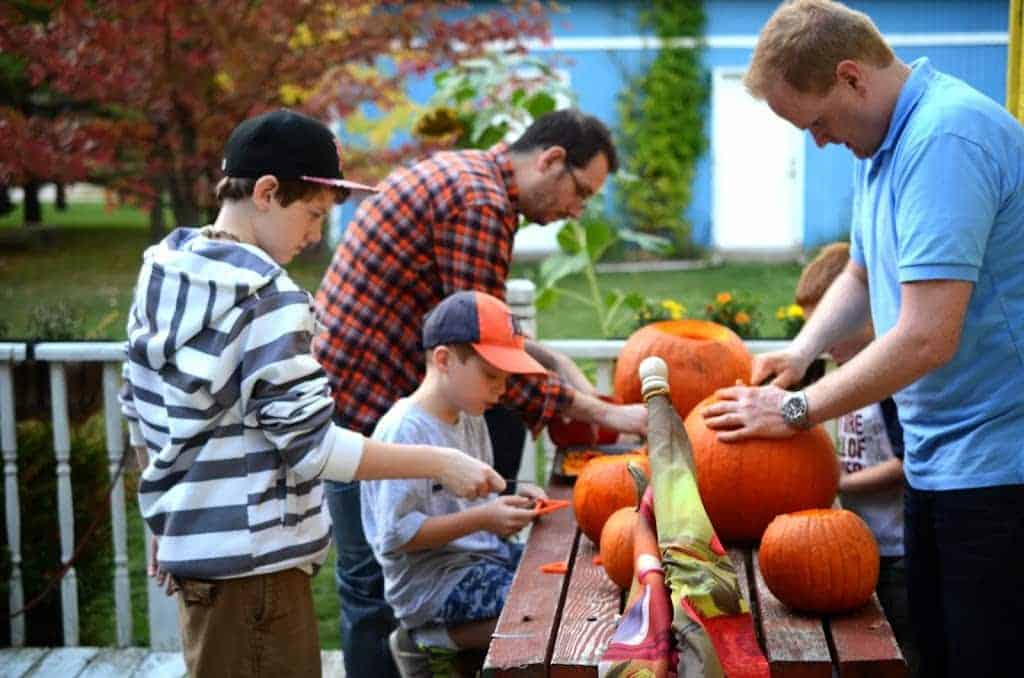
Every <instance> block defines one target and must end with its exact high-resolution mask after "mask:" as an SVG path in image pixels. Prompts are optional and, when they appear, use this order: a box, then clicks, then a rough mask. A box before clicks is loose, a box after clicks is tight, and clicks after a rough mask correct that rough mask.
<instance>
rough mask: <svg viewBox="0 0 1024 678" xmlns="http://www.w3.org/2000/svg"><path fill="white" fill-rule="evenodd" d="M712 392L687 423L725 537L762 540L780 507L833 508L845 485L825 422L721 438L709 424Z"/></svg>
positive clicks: (706, 498) (707, 499)
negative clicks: (793, 430)
mask: <svg viewBox="0 0 1024 678" xmlns="http://www.w3.org/2000/svg"><path fill="white" fill-rule="evenodd" d="M716 400H717V399H716V398H715V397H714V396H712V397H710V398H707V399H705V400H704V401H703V402H701V403H700V404H699V405H697V407H695V408H693V411H692V412H690V415H689V416H688V417H686V421H685V422H684V425H685V427H686V433H687V435H688V436H689V438H690V443H691V445H692V446H693V460H694V462H695V463H696V465H697V487H698V489H699V490H700V497H701V500H703V502H704V508H705V509H706V510H707V512H708V517H709V518H710V519H711V523H712V525H714V527H715V532H717V533H718V536H719V538H721V539H722V541H725V542H745V541H756V540H758V539H760V538H761V534H762V533H763V532H764V529H765V528H766V527H768V523H770V522H771V521H772V519H773V518H774V517H775V516H777V515H779V514H780V513H789V512H790V511H800V510H803V509H809V508H827V507H829V506H831V505H832V502H833V501H834V500H835V496H836V491H837V490H838V489H839V463H838V461H837V459H836V454H835V451H834V449H833V447H832V440H831V438H829V436H828V433H826V432H825V429H824V428H822V427H821V426H815V427H814V428H811V429H809V430H807V431H801V432H799V433H797V434H796V435H794V436H793V437H792V438H785V439H777V440H776V439H760V438H754V439H749V440H744V441H741V442H738V443H722V442H719V440H718V437H717V435H716V433H715V431H712V430H711V429H709V428H708V427H707V426H706V425H705V424H704V417H703V412H704V409H705V408H706V407H707V406H708V405H710V404H711V403H713V402H715V401H716Z"/></svg>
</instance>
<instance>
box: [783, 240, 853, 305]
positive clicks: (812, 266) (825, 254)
mask: <svg viewBox="0 0 1024 678" xmlns="http://www.w3.org/2000/svg"><path fill="white" fill-rule="evenodd" d="M849 260H850V245H849V243H845V242H834V243H832V244H831V245H825V247H822V248H821V251H820V252H818V256H816V257H814V259H812V260H811V263H809V264H807V265H806V266H804V270H803V271H802V272H801V273H800V280H799V282H797V284H796V303H797V304H798V305H800V306H812V305H815V304H817V303H818V302H819V301H821V298H822V297H823V296H825V291H826V290H827V289H828V287H829V285H831V284H832V283H833V281H835V279H836V278H838V277H839V274H840V273H842V272H843V269H844V268H846V263H847V262H848V261H849Z"/></svg>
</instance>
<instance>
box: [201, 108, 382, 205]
mask: <svg viewBox="0 0 1024 678" xmlns="http://www.w3.org/2000/svg"><path fill="white" fill-rule="evenodd" d="M221 170H223V172H224V174H225V175H226V176H229V177H235V178H239V179H258V178H259V177H262V176H264V175H267V174H272V175H274V176H275V177H277V178H278V179H301V180H302V181H312V182H313V183H317V184H324V185H327V186H337V187H339V188H347V189H348V190H349V191H363V192H367V193H373V192H376V190H377V189H375V188H373V187H372V186H367V185H366V184H360V183H358V182H356V181H348V180H346V179H345V175H344V174H342V172H341V144H340V143H339V142H338V139H337V137H335V136H334V134H333V133H332V132H331V130H330V129H328V127H327V125H325V124H323V123H322V122H320V121H319V120H315V119H313V118H311V117H309V116H307V115H302V114H301V113H296V112H295V111H290V110H288V109H287V108H281V109H278V110H276V111H271V112H269V113H264V114H262V115H257V116H256V117H254V118H249V119H248V120H246V121H244V122H242V123H241V124H240V125H238V127H236V128H235V129H234V131H233V132H231V136H230V137H229V138H228V143H227V146H225V148H224V160H223V162H222V163H221Z"/></svg>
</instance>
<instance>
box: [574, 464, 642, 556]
mask: <svg viewBox="0 0 1024 678" xmlns="http://www.w3.org/2000/svg"><path fill="white" fill-rule="evenodd" d="M630 464H633V465H634V467H636V468H638V469H640V470H641V471H642V472H643V475H644V476H645V477H646V478H650V477H651V465H650V461H649V460H648V458H647V456H646V455H642V454H611V455H606V456H603V457H597V458H595V459H591V460H590V461H588V462H587V464H586V466H584V467H583V470H582V471H581V472H580V475H579V477H578V478H577V479H576V486H575V487H574V488H573V491H572V507H573V510H574V511H575V512H576V522H577V523H578V524H579V526H580V529H581V530H583V534H585V535H587V536H588V537H590V541H592V542H594V543H595V544H600V542H601V528H603V527H604V524H605V521H607V520H608V517H609V516H611V514H613V513H615V511H616V510H617V509H620V508H622V507H624V506H636V505H637V503H638V502H639V501H640V494H639V493H638V492H637V483H636V480H635V479H634V477H633V475H632V474H631V473H630V471H629V465H630ZM641 492H642V490H641Z"/></svg>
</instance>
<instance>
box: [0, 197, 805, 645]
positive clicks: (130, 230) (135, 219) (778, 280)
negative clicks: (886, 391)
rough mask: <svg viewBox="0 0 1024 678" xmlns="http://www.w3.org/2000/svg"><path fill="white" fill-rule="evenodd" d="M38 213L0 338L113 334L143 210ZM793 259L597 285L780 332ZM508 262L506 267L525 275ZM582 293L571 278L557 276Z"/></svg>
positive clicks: (136, 592) (138, 535)
mask: <svg viewBox="0 0 1024 678" xmlns="http://www.w3.org/2000/svg"><path fill="white" fill-rule="evenodd" d="M19 216H20V214H19V213H17V212H16V213H15V214H14V215H8V216H7V217H5V218H4V219H2V220H0V232H2V231H3V230H6V229H14V228H19V226H17V219H18V217H19ZM44 220H45V222H46V223H48V224H53V225H56V226H59V228H58V230H57V232H56V234H55V238H54V241H53V242H52V243H51V244H49V245H47V246H45V247H35V248H15V247H4V248H3V249H0V309H3V310H2V312H0V338H3V337H6V338H32V337H33V332H32V329H33V324H34V322H36V321H34V320H33V318H36V319H38V316H39V315H40V311H41V310H44V311H45V310H47V309H48V310H50V311H53V310H54V309H56V310H57V311H58V312H59V313H60V314H62V316H67V317H71V318H72V319H73V320H75V321H76V322H77V323H78V331H77V332H76V334H75V336H77V337H78V338H81V339H91V340H120V339H123V336H124V335H123V333H124V325H125V317H126V312H127V309H128V305H129V301H130V297H131V290H132V286H133V285H134V282H135V277H136V274H137V272H138V266H139V263H140V260H141V254H142V252H143V250H144V249H145V248H146V247H147V246H148V244H149V243H148V233H147V230H146V219H145V215H143V214H142V213H140V212H138V211H137V210H132V209H128V208H119V209H116V210H113V211H108V210H107V209H106V208H104V207H103V206H102V205H75V206H73V207H72V208H71V209H69V210H68V211H67V212H56V211H54V210H52V208H51V207H50V206H45V209H44ZM329 259H330V252H329V251H326V250H325V251H324V252H322V253H320V254H318V255H315V256H306V257H303V258H301V259H299V260H297V261H296V262H294V263H293V264H291V265H290V266H289V267H288V269H289V272H290V273H291V275H292V276H293V277H294V278H295V280H296V281H297V282H298V283H299V284H300V285H303V286H304V287H306V288H307V289H310V290H315V289H316V287H317V286H318V285H319V283H320V279H321V276H322V275H323V271H324V269H325V267H326V266H327V263H328V261H329ZM799 273H800V268H799V266H798V265H797V264H727V265H723V266H720V267H717V268H710V269H705V270H700V271H679V272H657V273H636V274H623V273H617V274H603V275H601V277H600V280H601V285H602V287H603V288H604V289H615V288H618V289H621V290H623V291H637V292H641V293H642V294H644V295H646V296H648V297H652V298H655V299H662V298H672V299H674V300H676V301H678V302H680V303H682V304H683V305H684V306H686V307H687V308H688V309H689V310H690V314H691V315H693V316H695V317H700V314H701V312H702V309H703V307H704V305H705V304H707V303H708V302H709V301H710V300H711V299H712V298H713V297H714V295H715V294H716V293H718V292H721V291H732V292H744V293H748V294H750V295H752V296H753V297H754V298H755V299H756V300H758V302H759V308H760V310H761V313H762V315H763V323H762V325H761V329H762V332H761V334H762V336H768V337H771V336H780V335H781V331H782V330H781V326H780V325H779V323H778V322H777V321H776V320H775V317H774V312H775V309H776V308H777V307H778V306H780V305H784V304H788V303H790V301H791V299H792V293H793V288H794V286H795V283H796V280H797V277H798V276H799ZM533 274H534V271H533V270H532V269H526V268H521V267H517V268H516V269H515V273H514V275H533ZM565 285H566V286H567V287H569V288H572V289H575V290H577V291H580V292H582V291H583V288H584V283H583V280H582V279H581V278H578V277H577V278H570V279H568V280H567V281H566V282H565ZM537 318H538V333H539V336H540V337H541V338H558V339H563V338H588V337H590V338H593V337H597V336H598V324H597V321H596V319H595V318H594V317H593V314H592V313H591V312H590V310H589V309H587V308H585V307H583V306H581V305H580V304H578V303H576V302H573V301H572V300H570V299H568V298H566V297H563V298H561V299H560V300H559V301H558V302H557V303H556V304H555V305H554V306H553V307H552V308H550V309H546V310H544V311H541V312H539V313H538V317H537ZM128 494H129V500H128V504H129V505H128V516H129V522H128V539H129V551H130V568H131V575H132V596H133V608H134V610H133V611H134V629H135V643H136V644H143V645H144V644H146V643H147V642H148V627H147V624H148V622H147V617H146V589H145V573H144V572H145V561H144V551H143V544H142V523H141V519H140V518H139V515H138V509H137V506H136V504H135V500H134V496H132V492H129V493H128ZM313 586H314V595H315V598H316V610H317V616H318V618H319V626H320V642H321V645H322V647H324V648H326V649H333V648H337V647H338V646H339V637H338V611H339V602H338V598H337V595H336V594H335V589H334V551H333V549H332V551H331V554H330V557H329V559H328V561H327V563H325V565H324V567H323V568H322V569H321V570H320V573H319V574H318V575H317V577H316V578H315V579H314V582H313ZM113 610H114V605H113V593H112V592H111V593H110V596H109V599H105V600H103V601H100V602H99V603H97V604H96V605H94V606H93V607H92V608H91V609H90V610H85V611H83V615H82V623H83V638H89V639H90V640H92V641H94V642H97V643H99V644H105V645H112V644H113V643H114V611H113Z"/></svg>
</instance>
